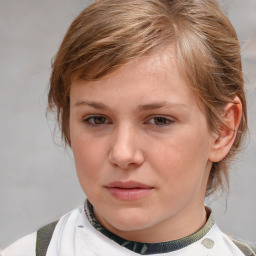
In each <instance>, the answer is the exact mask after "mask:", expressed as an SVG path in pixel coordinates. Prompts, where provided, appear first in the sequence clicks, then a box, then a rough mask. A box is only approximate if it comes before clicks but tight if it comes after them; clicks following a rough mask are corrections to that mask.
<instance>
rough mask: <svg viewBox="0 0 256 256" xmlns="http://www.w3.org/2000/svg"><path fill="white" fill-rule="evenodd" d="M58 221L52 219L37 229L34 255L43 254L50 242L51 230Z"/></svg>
mask: <svg viewBox="0 0 256 256" xmlns="http://www.w3.org/2000/svg"><path fill="white" fill-rule="evenodd" d="M57 223H58V221H54V222H52V223H50V224H48V225H46V226H44V227H42V228H40V229H39V230H38V231H37V237H36V256H45V255H46V252H47V249H48V246H49V244H50V241H51V238H52V234H53V231H54V229H55V226H56V224H57Z"/></svg>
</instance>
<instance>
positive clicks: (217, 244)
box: [1, 207, 253, 256]
mask: <svg viewBox="0 0 256 256" xmlns="http://www.w3.org/2000/svg"><path fill="white" fill-rule="evenodd" d="M93 221H95V220H93ZM98 225H100V224H99V223H98ZM206 225H207V224H206ZM208 226H209V223H208ZM197 233H199V234H200V231H199V232H197ZM36 236H37V235H36V232H35V233H32V234H30V235H27V236H25V237H23V238H21V239H20V240H18V241H16V242H15V243H13V244H12V245H10V246H9V247H8V248H6V249H5V250H4V251H3V252H2V254H1V255H2V256H35V247H36ZM192 236H194V238H193V239H194V240H196V241H192V242H191V243H190V244H188V245H186V246H185V247H183V248H181V249H177V248H176V249H175V250H174V251H169V252H165V253H156V254H150V255H152V256H153V255H155V256H161V255H164V256H191V255H196V256H222V255H223V256H244V255H245V254H243V253H242V252H241V251H240V250H239V249H238V247H237V246H236V245H235V244H234V243H233V242H232V240H231V239H230V238H229V237H228V236H227V235H226V234H224V233H223V232H221V231H220V229H219V228H218V226H217V225H216V224H214V222H213V223H212V225H211V226H210V227H209V230H207V232H206V234H205V235H203V237H201V238H200V235H199V237H198V234H197V235H195V234H194V235H192ZM189 239H190V238H189ZM185 240H186V241H187V239H185ZM190 240H191V239H190ZM173 242H175V244H176V245H177V244H178V246H180V244H179V243H181V242H183V243H184V239H181V240H176V241H172V242H170V243H173ZM128 243H129V241H128ZM131 243H133V242H131ZM167 243H169V242H167ZM162 244H164V243H162ZM146 245H147V244H144V245H143V248H144V247H145V246H146ZM149 245H151V246H152V244H149ZM143 252H145V250H144V249H143ZM103 255H104V256H108V255H109V256H121V255H124V256H135V255H137V256H138V255H141V254H140V253H136V252H134V251H132V250H130V249H127V248H125V247H123V246H121V245H120V244H119V243H117V242H116V241H114V240H112V239H110V238H109V237H108V236H106V235H104V234H103V233H102V232H100V231H97V229H96V228H95V227H94V226H93V223H92V220H90V216H88V213H87V212H86V214H85V211H84V207H80V208H77V209H75V210H73V211H71V212H69V213H67V214H66V215H64V216H63V217H62V218H61V219H60V220H59V222H58V223H57V226H56V228H55V230H54V233H53V236H52V239H51V242H50V245H49V247H48V250H47V256H103ZM252 255H253V254H252Z"/></svg>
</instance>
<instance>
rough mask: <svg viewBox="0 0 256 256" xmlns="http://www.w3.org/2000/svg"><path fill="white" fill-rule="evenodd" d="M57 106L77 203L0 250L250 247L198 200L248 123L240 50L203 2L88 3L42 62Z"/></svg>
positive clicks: (218, 183) (220, 179) (52, 254)
mask: <svg viewBox="0 0 256 256" xmlns="http://www.w3.org/2000/svg"><path fill="white" fill-rule="evenodd" d="M49 109H50V110H56V111H57V117H58V121H59V125H60V128H61V131H62V136H63V139H64V141H65V142H66V144H67V145H68V146H70V147H71V149H72V151H73V154H74V159H75V164H76V170H77V174H78V178H79V181H80V184H81V187H82V189H83V190H84V192H85V194H86V196H87V197H88V199H87V200H86V202H85V205H84V207H81V208H78V209H75V210H73V211H72V212H70V213H68V214H66V215H64V216H63V217H62V218H61V219H60V220H58V221H57V222H55V223H52V224H49V225H47V226H45V227H43V228H42V229H40V230H39V231H38V232H36V233H33V234H31V235H28V236H26V237H24V238H22V239H21V240H19V241H17V242H16V243H14V244H13V245H11V246H10V247H9V248H7V249H6V250H5V251H4V252H3V255H4V256H6V255H31V256H32V255H33V256H34V255H47V256H57V255H58V256H75V255H76V256H79V255H111V256H115V255H116V256H120V255H131V256H132V255H171V256H177V255H182V256H190V255H197V256H200V255H211V256H215V255H216V256H217V255H218V256H219V255H225V256H229V255H230V256H231V255H235V256H242V255H248V256H249V255H250V256H251V255H256V249H255V247H254V246H253V245H250V244H249V243H245V242H242V241H238V240H236V239H234V238H232V237H229V236H227V235H226V234H224V233H223V232H222V231H221V230H220V229H219V228H218V226H217V225H216V224H215V222H214V219H213V215H212V213H211V209H209V208H207V207H205V206H204V199H205V196H207V195H209V194H211V193H214V192H215V191H216V190H217V189H218V188H222V189H224V188H225V184H226V182H228V180H227V177H228V163H229V161H230V160H231V159H232V158H233V157H234V156H235V154H236V152H237V151H238V150H239V147H240V144H241V142H242V139H243V137H244V134H245V132H246V130H247V117H246V100H245V95H244V82H243V74H242V69H241V57H240V47H239V42H238V40H237V36H236V33H235V31H234V28H233V27H232V25H231V23H230V21H229V20H228V18H227V17H226V16H225V15H224V14H223V12H222V11H221V10H220V7H219V6H218V4H217V3H216V1H214V0H207V1H205V0H173V1H170V0H169V1H167V0H125V1H124V0H98V1H96V2H95V3H94V4H92V5H91V6H89V7H88V8H87V9H85V10H84V11H83V12H82V13H81V14H80V15H79V16H78V17H77V18H76V19H75V20H74V22H73V23H72V24H71V26H70V28H69V30H68V32H67V34H66V36H65V38H64V40H63V42H62V44H61V46H60V49H59V51H58V53H57V55H56V58H55V61H54V63H53V70H52V75H51V82H50V90H49Z"/></svg>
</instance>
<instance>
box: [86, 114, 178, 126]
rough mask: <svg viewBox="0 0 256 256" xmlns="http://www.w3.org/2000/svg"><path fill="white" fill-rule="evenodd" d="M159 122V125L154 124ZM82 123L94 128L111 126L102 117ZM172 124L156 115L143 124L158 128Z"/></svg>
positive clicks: (90, 117) (105, 118) (108, 121)
mask: <svg viewBox="0 0 256 256" xmlns="http://www.w3.org/2000/svg"><path fill="white" fill-rule="evenodd" d="M97 118H98V119H100V120H98V121H100V122H99V123H97ZM106 121H107V122H106ZM152 121H153V122H152ZM159 121H160V123H161V124H157V123H156V122H159ZM83 122H84V123H86V124H87V125H89V126H94V127H99V126H101V125H105V124H111V121H110V120H109V119H108V118H107V117H105V116H103V115H93V116H89V117H87V118H85V119H83ZM173 122H174V120H173V119H172V118H169V117H165V116H161V115H159V116H158V115H157V116H151V117H150V118H148V119H147V121H146V122H145V124H151V125H155V126H159V127H165V126H168V125H171V124H172V123H173Z"/></svg>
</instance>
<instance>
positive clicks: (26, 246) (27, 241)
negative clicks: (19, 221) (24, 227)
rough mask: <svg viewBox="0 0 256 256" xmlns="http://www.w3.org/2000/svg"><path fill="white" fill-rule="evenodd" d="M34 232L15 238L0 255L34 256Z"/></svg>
mask: <svg viewBox="0 0 256 256" xmlns="http://www.w3.org/2000/svg"><path fill="white" fill-rule="evenodd" d="M36 236H37V235H36V232H34V233H32V234H30V235H27V236H24V237H22V238H21V239H19V240H17V241H16V242H14V243H13V244H11V245H10V246H8V247H7V248H6V249H5V250H4V251H2V252H1V256H35V248H36Z"/></svg>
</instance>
